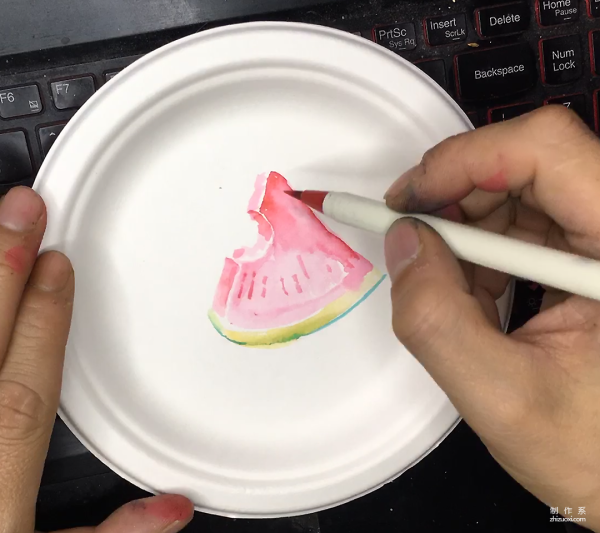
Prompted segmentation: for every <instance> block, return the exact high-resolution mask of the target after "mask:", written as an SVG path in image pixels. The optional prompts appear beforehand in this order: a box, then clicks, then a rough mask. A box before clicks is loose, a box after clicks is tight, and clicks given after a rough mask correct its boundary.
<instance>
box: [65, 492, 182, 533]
mask: <svg viewBox="0 0 600 533" xmlns="http://www.w3.org/2000/svg"><path fill="white" fill-rule="evenodd" d="M193 516H194V505H193V504H192V502H191V501H190V500H188V499H187V498H185V497H183V496H178V495H175V494H163V495H161V496H154V497H151V498H144V499H142V500H135V501H132V502H129V503H128V504H126V505H124V506H123V507H121V508H119V509H117V510H116V511H115V512H114V513H113V514H111V515H110V516H109V517H108V518H107V519H106V520H105V521H104V522H102V524H100V525H99V526H98V527H97V528H96V529H95V532H94V533H126V532H135V533H177V532H178V531H181V530H182V529H183V528H184V527H185V526H186V525H187V524H188V523H189V522H190V521H191V520H192V518H193ZM72 532H77V530H71V533H72Z"/></svg>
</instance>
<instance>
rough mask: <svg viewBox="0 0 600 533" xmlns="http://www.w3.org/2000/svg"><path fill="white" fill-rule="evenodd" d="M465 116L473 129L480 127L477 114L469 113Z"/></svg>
mask: <svg viewBox="0 0 600 533" xmlns="http://www.w3.org/2000/svg"><path fill="white" fill-rule="evenodd" d="M467 116H468V117H469V120H470V121H471V124H473V127H474V128H479V126H481V121H480V120H479V114H478V113H476V112H475V111H471V112H470V113H467Z"/></svg>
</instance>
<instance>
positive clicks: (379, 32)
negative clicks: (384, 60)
mask: <svg viewBox="0 0 600 533" xmlns="http://www.w3.org/2000/svg"><path fill="white" fill-rule="evenodd" d="M373 40H374V41H375V42H376V43H377V44H380V45H381V46H385V47H386V48H389V49H390V50H393V51H394V52H402V51H403V50H414V49H415V48H416V47H417V36H416V34H415V26H414V24H412V23H410V22H404V23H401V24H389V25H387V26H378V27H376V28H373Z"/></svg>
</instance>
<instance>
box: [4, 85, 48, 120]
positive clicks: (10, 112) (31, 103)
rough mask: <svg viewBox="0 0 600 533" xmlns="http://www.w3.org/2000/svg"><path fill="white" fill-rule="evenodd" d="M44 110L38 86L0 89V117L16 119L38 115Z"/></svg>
mask: <svg viewBox="0 0 600 533" xmlns="http://www.w3.org/2000/svg"><path fill="white" fill-rule="evenodd" d="M42 109H43V106H42V99H41V98H40V91H39V89H38V87H37V85H28V86H27V87H14V88H12V89H0V117H2V118H14V117H23V116H25V115H37V114H38V113H41V112H42Z"/></svg>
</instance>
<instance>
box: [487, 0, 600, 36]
mask: <svg viewBox="0 0 600 533" xmlns="http://www.w3.org/2000/svg"><path fill="white" fill-rule="evenodd" d="M599 1H600V0H599ZM529 18H530V17H529V6H528V5H527V4H526V3H525V2H515V3H513V4H502V5H499V6H491V7H482V8H480V9H476V10H475V26H476V27H477V33H478V34H479V36H480V37H481V38H483V39H487V38H489V37H498V36H499V35H511V34H513V33H520V32H522V31H525V30H526V29H527V28H528V27H529Z"/></svg>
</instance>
